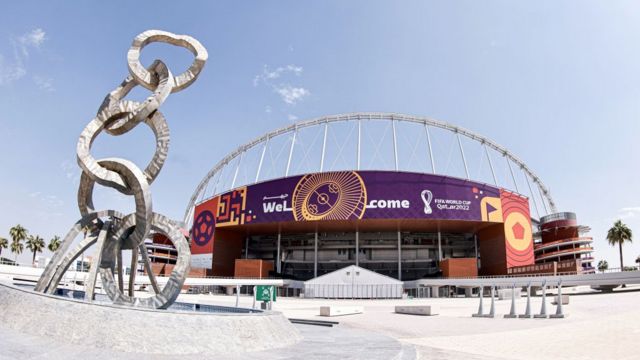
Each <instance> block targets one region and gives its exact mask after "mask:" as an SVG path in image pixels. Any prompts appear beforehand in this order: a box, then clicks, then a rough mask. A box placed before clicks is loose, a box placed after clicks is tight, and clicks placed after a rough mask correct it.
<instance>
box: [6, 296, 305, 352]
mask: <svg viewBox="0 0 640 360" xmlns="http://www.w3.org/2000/svg"><path fill="white" fill-rule="evenodd" d="M0 304H2V311H0V322H1V323H2V324H3V326H5V327H8V328H11V329H14V330H16V331H19V332H23V333H26V334H30V335H35V336H42V337H46V338H48V339H53V340H56V341H59V342H60V343H71V344H78V345H83V346H88V347H92V348H105V349H110V350H115V351H120V352H132V353H136V352H137V353H149V354H160V353H162V354H176V355H178V354H203V355H207V357H210V356H216V355H217V356H225V357H229V356H230V354H234V353H241V352H247V351H258V350H267V349H271V348H277V347H285V346H290V345H293V344H295V343H296V342H298V341H300V340H301V339H302V337H301V335H300V334H299V332H298V330H297V329H296V328H295V327H293V325H292V324H291V323H290V322H289V321H288V320H287V319H286V318H285V317H284V316H283V315H282V314H281V313H278V312H264V313H258V314H255V313H254V314H224V313H219V314H212V313H195V312H172V311H161V310H143V309H133V308H126V307H118V306H111V305H99V304H90V303H85V302H81V301H76V300H71V299H65V298H60V297H55V296H50V295H44V294H40V293H34V292H32V291H27V290H22V289H19V288H15V287H13V286H9V285H6V284H3V283H0Z"/></svg>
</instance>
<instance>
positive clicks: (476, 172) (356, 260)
mask: <svg viewBox="0 0 640 360" xmlns="http://www.w3.org/2000/svg"><path fill="white" fill-rule="evenodd" d="M185 222H186V223H187V224H188V227H190V228H191V244H192V254H193V255H192V267H193V268H194V269H202V270H201V271H202V272H203V273H206V274H207V275H211V276H256V277H260V276H276V277H285V278H290V279H296V280H309V279H312V278H316V277H318V276H321V275H323V274H327V273H330V272H332V271H335V270H337V269H341V268H345V267H347V266H351V265H356V266H359V267H362V268H365V269H369V270H372V271H375V272H377V273H380V274H383V275H387V276H390V277H393V278H396V279H399V280H403V281H406V280H415V279H420V278H425V277H438V276H444V277H459V276H478V275H507V274H522V273H551V272H555V273H559V272H566V273H583V272H591V271H593V267H592V265H591V261H592V257H591V252H592V251H593V249H592V247H591V245H590V244H591V238H589V237H586V236H584V234H585V232H587V231H588V228H587V227H584V226H580V225H578V224H577V221H576V216H575V214H574V213H558V212H557V211H556V204H555V202H554V201H553V199H552V197H551V195H550V193H549V191H548V189H547V188H546V186H545V185H544V184H543V182H542V181H541V180H540V178H539V177H538V176H537V175H535V174H534V173H533V172H532V171H531V170H530V168H529V167H528V166H527V165H526V164H525V163H524V162H522V161H521V160H520V159H518V158H517V157H515V156H514V155H513V154H511V152H509V151H508V150H507V149H506V148H504V147H501V146H500V145H498V144H496V143H494V142H493V141H491V140H489V139H487V138H485V137H483V136H481V135H478V134H475V133H473V132H471V131H468V130H465V129H462V128H460V127H457V126H454V125H451V124H447V123H443V122H440V121H436V120H433V119H429V118H422V117H414V116H408V115H401V114H380V113H355V114H346V115H336V116H328V117H322V118H318V119H313V120H309V121H305V122H299V123H296V124H293V125H291V126H289V127H286V128H283V129H278V130H276V131H273V132H271V133H268V134H265V135H264V136H261V137H259V138H258V139H256V140H254V141H252V142H250V143H247V144H245V145H242V146H240V147H239V148H238V149H236V150H235V151H234V152H232V153H231V154H229V155H228V156H226V157H225V158H223V159H222V160H221V161H220V162H219V163H218V164H217V165H216V166H214V167H213V168H212V169H211V170H210V171H209V173H208V174H207V175H206V176H205V178H204V179H203V181H202V182H201V183H200V185H199V186H198V187H197V189H196V190H195V192H194V195H193V197H192V198H191V201H190V203H189V205H188V207H187V210H186V214H185ZM161 242H162V241H157V243H158V244H160V243H161ZM165 245H166V244H165ZM151 248H152V249H153V246H152V247H151ZM152 252H153V250H152ZM166 262H167V265H170V260H167V261H166Z"/></svg>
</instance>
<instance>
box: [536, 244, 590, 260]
mask: <svg viewBox="0 0 640 360" xmlns="http://www.w3.org/2000/svg"><path fill="white" fill-rule="evenodd" d="M585 252H593V248H592V247H583V248H572V249H567V250H560V251H554V252H550V253H547V254H542V255H539V256H537V257H536V260H545V259H549V258H552V257H555V256H561V255H567V254H577V253H585Z"/></svg>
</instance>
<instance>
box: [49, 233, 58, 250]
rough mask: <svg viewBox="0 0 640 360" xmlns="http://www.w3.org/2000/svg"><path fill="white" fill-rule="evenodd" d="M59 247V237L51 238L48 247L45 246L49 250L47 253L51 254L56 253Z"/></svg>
mask: <svg viewBox="0 0 640 360" xmlns="http://www.w3.org/2000/svg"><path fill="white" fill-rule="evenodd" d="M59 247H60V236H58V235H56V236H54V237H53V239H51V241H49V245H48V246H47V248H49V251H51V252H56V250H58V248H59Z"/></svg>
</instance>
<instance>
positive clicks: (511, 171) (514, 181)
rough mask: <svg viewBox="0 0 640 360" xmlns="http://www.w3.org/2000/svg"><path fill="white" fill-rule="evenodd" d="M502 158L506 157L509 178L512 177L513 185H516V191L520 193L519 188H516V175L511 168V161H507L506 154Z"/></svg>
mask: <svg viewBox="0 0 640 360" xmlns="http://www.w3.org/2000/svg"><path fill="white" fill-rule="evenodd" d="M504 158H505V159H507V165H508V166H509V172H510V173H511V179H513V185H515V187H516V192H518V193H520V190H518V182H517V181H516V177H515V175H513V169H512V168H511V161H509V158H508V157H507V155H505V156H504Z"/></svg>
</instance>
